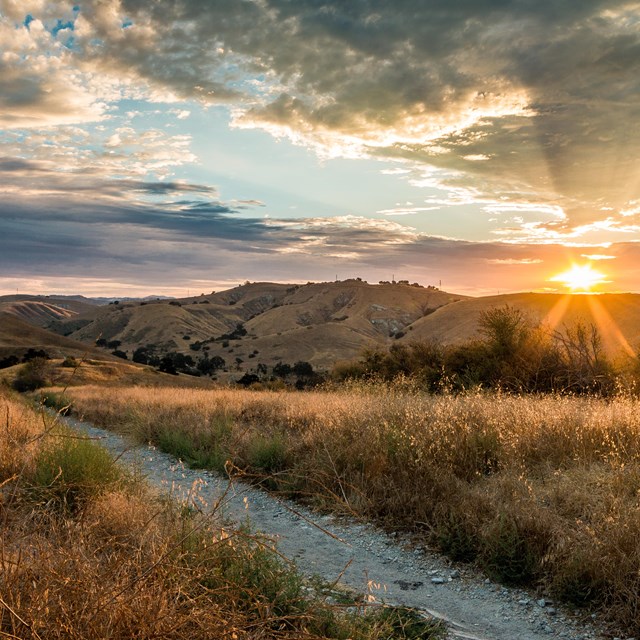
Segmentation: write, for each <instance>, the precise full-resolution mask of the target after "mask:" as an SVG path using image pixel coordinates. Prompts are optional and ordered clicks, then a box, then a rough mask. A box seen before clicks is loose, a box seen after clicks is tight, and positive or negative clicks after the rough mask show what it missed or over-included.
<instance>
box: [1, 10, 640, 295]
mask: <svg viewBox="0 0 640 640" xmlns="http://www.w3.org/2000/svg"><path fill="white" fill-rule="evenodd" d="M573 264H575V265H578V266H583V265H587V264H590V265H591V267H592V268H593V269H594V270H597V271H599V272H600V273H601V274H602V277H601V278H600V279H601V280H602V281H603V282H602V283H601V284H600V285H599V290H600V291H638V290H640V283H639V280H638V267H639V266H640V2H638V1H622V0H580V1H579V2H576V1H575V0H349V1H348V2H347V1H346V0H332V1H327V0H93V1H83V0H79V1H77V2H65V1H55V0H54V1H51V2H46V1H44V0H0V294H1V293H5V294H6V293H15V292H16V291H19V292H20V293H45V294H47V293H83V294H87V295H118V296H125V295H132V296H137V295H149V294H158V295H159V294H163V295H189V294H190V295H194V294H198V293H201V292H207V293H208V292H210V291H212V290H220V289H224V288H229V287H231V286H235V285H237V284H241V283H242V282H244V281H246V280H249V281H276V282H307V281H329V280H334V279H336V278H338V279H341V280H344V279H347V278H354V277H360V278H362V279H364V280H367V281H369V282H373V283H376V282H378V281H380V280H392V279H396V280H409V281H410V282H419V283H420V284H423V285H429V284H431V285H435V286H441V287H442V288H443V289H445V290H447V291H453V292H458V293H462V294H468V295H492V294H496V293H507V292H512V291H555V290H564V285H563V284H562V283H561V282H559V281H558V280H557V278H554V276H557V274H558V273H559V272H562V271H566V270H567V269H569V268H570V267H571V266H572V265H573Z"/></svg>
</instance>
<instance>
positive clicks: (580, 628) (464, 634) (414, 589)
mask: <svg viewBox="0 0 640 640" xmlns="http://www.w3.org/2000/svg"><path fill="white" fill-rule="evenodd" d="M66 421H67V423H68V424H69V425H70V426H72V427H74V428H75V429H77V430H79V431H81V432H84V433H86V434H87V435H88V436H90V437H92V438H95V439H98V440H99V441H100V443H101V444H102V445H103V446H105V447H106V448H107V449H109V450H110V451H111V452H112V453H113V454H115V455H116V456H120V460H121V461H122V462H123V463H124V464H126V465H134V466H136V467H137V468H138V469H140V470H141V472H142V473H143V474H144V475H145V476H146V477H147V479H148V481H149V482H150V483H152V484H154V485H156V486H158V487H164V488H166V489H167V490H169V491H170V492H171V493H172V494H173V495H174V497H176V498H178V499H186V500H194V499H195V500H204V501H205V502H206V503H207V504H214V503H215V502H216V501H217V500H218V499H219V497H220V496H221V495H222V494H223V493H224V491H225V490H227V489H229V491H228V494H227V496H226V498H225V500H224V503H223V505H222V507H221V508H222V514H223V516H224V517H225V518H228V519H230V520H233V521H236V522H242V523H243V522H246V521H247V519H249V521H250V522H251V524H252V526H253V527H254V528H255V529H257V530H259V531H262V532H263V533H265V534H267V535H268V536H270V537H273V538H274V540H275V541H276V542H277V548H278V550H279V551H280V552H281V553H282V554H283V555H284V556H286V557H287V558H290V559H292V560H295V562H296V564H297V566H298V568H299V570H300V571H301V572H302V573H303V574H305V575H312V574H317V575H319V576H321V577H322V578H324V579H325V580H327V581H329V582H333V581H336V580H337V579H338V577H340V582H341V583H342V584H343V585H345V586H348V587H350V588H352V589H355V590H356V591H358V592H360V593H369V594H371V595H373V596H375V598H376V599H377V600H380V601H384V602H386V603H389V604H398V605H406V606H409V607H415V608H416V609H420V610H422V611H425V612H428V613H430V614H432V615H434V616H435V617H437V618H440V619H442V620H445V621H446V622H447V624H448V627H449V630H450V637H452V638H468V639H473V640H550V639H551V638H563V639H566V640H599V639H601V638H602V637H603V636H601V635H599V634H598V633H597V631H596V630H595V629H594V628H593V626H592V625H585V624H584V623H580V622H578V621H577V620H573V619H571V618H570V617H568V616H567V615H566V614H565V613H564V612H563V611H560V610H558V609H557V608H556V606H555V605H554V604H553V603H552V602H550V601H549V600H544V599H542V598H540V597H539V596H532V595H531V594H529V593H527V592H525V591H521V590H518V589H507V588H503V587H501V586H499V585H496V584H493V583H491V582H490V581H489V580H486V579H484V577H483V576H481V575H479V574H478V573H477V572H475V571H473V570H472V569H470V568H466V567H462V568H460V567H456V566H454V565H452V563H451V562H450V561H448V560H447V559H446V558H443V557H442V556H440V555H438V554H435V553H433V552H431V551H429V550H427V549H415V548H411V547H410V546H409V545H407V544H406V543H403V541H402V540H401V539H400V538H399V537H393V536H388V535H386V534H384V533H382V532H380V531H379V530H377V529H376V528H375V527H373V526H371V525H364V524H360V523H356V522H345V521H344V519H340V520H337V519H336V518H333V517H331V516H322V515H318V514H315V513H311V512H310V511H308V510H306V509H304V508H303V507H300V506H299V505H297V504H294V503H290V502H288V501H283V500H279V499H277V498H274V497H273V496H271V495H269V494H267V493H265V492H262V491H260V490H257V489H254V488H252V487H250V486H248V485H247V484H245V483H242V482H237V481H234V482H233V483H232V484H231V486H230V487H229V483H228V481H227V480H225V479H223V478H221V477H219V476H217V475H216V474H213V473H210V472H207V471H201V470H193V469H188V468H185V467H184V465H182V464H181V463H180V462H179V461H177V460H176V459H175V458H173V457H172V456H170V455H167V454H165V453H162V452H160V451H158V450H157V449H155V448H154V447H150V446H145V445H138V444H131V443H130V442H128V441H127V440H125V439H124V438H123V437H121V436H119V435H117V434H114V433H112V432H109V431H105V430H103V429H99V428H96V427H93V426H92V425H89V424H87V423H83V422H79V421H77V420H74V419H70V418H68V419H66ZM194 487H195V488H196V490H195V491H194Z"/></svg>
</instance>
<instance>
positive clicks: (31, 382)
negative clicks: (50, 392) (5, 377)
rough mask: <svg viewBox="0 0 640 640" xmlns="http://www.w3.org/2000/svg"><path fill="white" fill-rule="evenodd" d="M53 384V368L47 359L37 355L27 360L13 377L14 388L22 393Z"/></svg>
mask: <svg viewBox="0 0 640 640" xmlns="http://www.w3.org/2000/svg"><path fill="white" fill-rule="evenodd" d="M49 384H51V368H50V366H49V363H48V361H47V359H45V358H42V357H35V358H32V359H30V360H28V361H26V362H25V363H24V364H23V365H22V368H21V369H20V370H19V371H18V373H17V374H16V376H15V378H14V379H13V388H14V389H15V390H16V391H19V392H20V393H23V392H25V391H35V390H36V389H40V388H41V387H46V386H47V385H49Z"/></svg>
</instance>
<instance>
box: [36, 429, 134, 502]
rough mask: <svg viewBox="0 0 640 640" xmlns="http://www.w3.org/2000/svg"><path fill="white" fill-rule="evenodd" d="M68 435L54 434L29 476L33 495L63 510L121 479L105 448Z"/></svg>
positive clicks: (100, 491) (37, 457)
mask: <svg viewBox="0 0 640 640" xmlns="http://www.w3.org/2000/svg"><path fill="white" fill-rule="evenodd" d="M70 436H71V434H68V433H66V432H61V433H57V434H55V436H54V437H55V440H54V441H52V442H51V443H49V444H48V445H47V446H44V447H43V448H42V449H41V450H40V452H39V453H38V455H37V456H36V460H35V468H34V470H33V471H32V473H31V476H30V478H29V480H30V485H31V494H32V496H33V497H34V498H35V499H36V500H37V501H39V502H44V503H46V504H48V505H50V506H53V507H54V508H56V509H58V510H62V511H67V510H68V511H76V510H78V509H79V508H80V507H81V506H82V505H83V504H85V503H86V501H87V500H89V499H91V498H94V497H96V496H98V495H100V494H102V493H104V492H106V491H107V490H108V489H112V488H113V487H114V485H116V484H117V483H118V482H119V481H121V480H122V479H123V474H122V472H121V471H120V469H119V468H118V467H117V466H116V464H115V462H114V460H113V459H112V458H111V456H110V455H109V453H108V452H107V450H106V449H104V448H102V447H100V446H99V445H97V444H94V443H93V442H90V441H89V440H84V439H78V438H77V437H70Z"/></svg>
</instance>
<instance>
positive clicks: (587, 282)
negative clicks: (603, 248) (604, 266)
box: [551, 264, 606, 292]
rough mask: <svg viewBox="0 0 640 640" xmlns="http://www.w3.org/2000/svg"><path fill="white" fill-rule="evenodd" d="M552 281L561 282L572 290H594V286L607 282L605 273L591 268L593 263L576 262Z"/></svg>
mask: <svg viewBox="0 0 640 640" xmlns="http://www.w3.org/2000/svg"><path fill="white" fill-rule="evenodd" d="M551 281H552V282H561V283H562V284H564V285H565V286H566V287H568V288H569V289H571V291H582V292H587V291H592V290H593V288H594V287H596V286H597V285H599V284H602V283H604V282H606V280H605V275H604V273H601V272H600V271H596V270H595V269H592V268H591V265H588V264H584V265H582V266H579V265H577V264H574V265H573V266H572V267H571V269H569V270H568V271H563V272H562V273H559V274H558V275H557V276H554V277H553V278H551Z"/></svg>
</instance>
